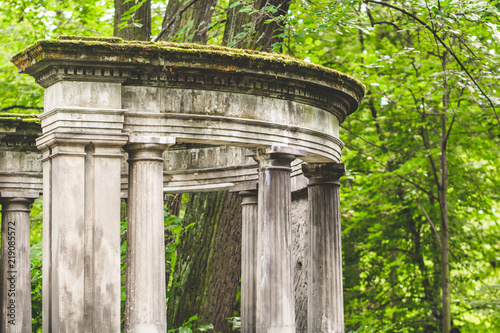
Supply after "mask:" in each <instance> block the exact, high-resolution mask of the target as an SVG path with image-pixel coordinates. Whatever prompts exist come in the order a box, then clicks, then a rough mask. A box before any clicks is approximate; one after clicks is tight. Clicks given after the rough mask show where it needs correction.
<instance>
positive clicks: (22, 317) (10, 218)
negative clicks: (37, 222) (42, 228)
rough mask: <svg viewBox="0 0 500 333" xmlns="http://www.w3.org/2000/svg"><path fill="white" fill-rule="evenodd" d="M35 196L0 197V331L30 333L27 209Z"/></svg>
mask: <svg viewBox="0 0 500 333" xmlns="http://www.w3.org/2000/svg"><path fill="white" fill-rule="evenodd" d="M35 197H38V196H37V195H33V194H32V195H22V196H21V195H20V196H19V197H10V198H4V197H2V198H0V204H2V248H1V252H2V259H1V264H0V267H1V268H0V269H1V274H0V286H1V288H0V289H1V295H0V297H1V298H0V307H1V311H0V313H1V318H0V332H4V333H30V332H31V267H30V218H29V214H30V209H29V206H30V204H31V203H32V202H33V200H34V199H35Z"/></svg>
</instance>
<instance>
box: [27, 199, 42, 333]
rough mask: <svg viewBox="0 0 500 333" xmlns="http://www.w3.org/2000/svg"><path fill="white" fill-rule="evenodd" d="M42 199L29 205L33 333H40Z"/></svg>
mask: <svg viewBox="0 0 500 333" xmlns="http://www.w3.org/2000/svg"><path fill="white" fill-rule="evenodd" d="M42 210H43V204H42V199H41V198H40V199H37V200H35V202H34V203H33V204H32V205H31V212H30V229H31V235H30V243H31V249H30V258H31V313H32V329H33V332H35V333H37V332H42Z"/></svg>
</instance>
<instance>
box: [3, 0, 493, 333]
mask: <svg viewBox="0 0 500 333" xmlns="http://www.w3.org/2000/svg"><path fill="white" fill-rule="evenodd" d="M115 7H116V13H117V15H115ZM60 35H79V36H113V35H118V36H121V37H123V38H124V39H139V40H158V39H159V40H169V41H179V42H195V43H208V44H218V45H227V46H229V47H242V48H252V49H257V50H262V51H268V52H281V53H285V54H288V55H291V56H294V57H297V58H299V59H302V60H305V61H310V62H313V63H316V64H320V65H323V66H327V67H331V68H334V69H337V70H339V71H342V72H344V73H348V74H350V75H353V76H354V77H356V78H357V79H359V80H360V81H362V82H363V83H364V84H365V85H366V87H367V96H366V98H365V99H364V101H363V103H362V104H361V106H360V108H359V110H358V111H357V112H355V113H354V114H353V115H351V116H350V117H349V118H348V119H347V120H346V121H345V122H344V123H343V124H342V129H341V139H342V140H343V141H344V142H345V144H346V147H345V149H344V151H343V157H342V160H343V162H344V163H345V164H346V167H347V175H346V177H344V179H343V180H342V185H343V187H342V189H341V198H342V223H343V226H342V230H343V233H342V238H343V239H342V240H343V250H344V292H345V301H344V302H345V319H346V328H347V330H348V331H349V330H356V332H382V331H387V332H500V300H499V296H500V274H499V273H498V267H497V266H498V264H499V263H500V241H499V236H498V235H499V233H500V200H499V196H500V191H499V189H500V173H499V172H498V167H499V165H500V163H499V162H500V158H499V156H500V148H499V147H500V119H499V115H498V113H499V111H498V108H499V106H500V98H499V96H500V86H499V84H498V82H500V72H499V60H500V57H499V54H500V48H499V43H500V2H499V1H494V0H490V1H480V0H444V1H441V0H429V1H426V0H408V1H385V0H384V1H374V0H364V1H361V0H253V1H252V0H219V1H217V0H189V1H184V2H177V1H176V0H170V2H168V3H165V2H164V1H154V0H144V1H143V0H131V1H123V0H116V1H115V2H113V1H108V0H81V1H73V0H69V1H61V0H31V1H25V0H9V1H0V44H1V45H2V48H1V49H0V91H1V92H2V96H1V98H0V112H1V113H2V114H7V113H17V114H20V113H34V114H39V113H41V111H42V106H43V90H42V89H41V88H40V87H39V86H37V85H36V83H35V82H34V80H33V79H32V78H30V77H28V76H25V75H20V74H18V73H17V72H16V69H15V67H14V66H13V65H12V64H11V63H10V62H9V59H10V57H11V56H12V55H13V54H15V53H17V52H18V51H20V50H22V49H24V48H25V47H27V46H28V45H29V44H31V43H33V42H34V41H36V40H37V39H43V38H56V37H57V36H60ZM202 207H209V208H210V209H208V212H205V213H201V211H202V209H201V208H202ZM237 207H238V199H237V198H235V197H234V196H232V195H229V194H227V193H222V192H219V193H209V194H201V193H200V194H193V195H189V199H188V196H186V195H184V196H183V200H182V201H181V196H178V197H173V198H172V200H171V202H169V203H168V204H167V205H166V212H165V216H166V218H165V229H166V250H167V251H166V254H167V277H166V278H167V279H168V281H169V292H168V297H169V298H168V300H167V303H168V313H169V316H168V320H169V327H179V326H181V325H183V323H184V325H183V326H182V327H181V328H180V331H181V332H187V331H189V330H191V329H194V327H199V325H200V324H208V323H212V324H213V326H215V329H216V330H217V331H224V332H225V331H230V330H231V325H228V324H227V318H228V317H232V318H233V319H231V321H232V322H237V317H238V315H239V312H238V311H239V310H238V298H239V294H238V282H239V262H238V260H239V259H237V260H233V261H231V260H230V264H225V265H222V266H221V265H220V264H217V261H218V260H219V261H220V260H221V259H220V258H223V257H225V256H226V255H227V254H228V253H232V252H234V251H236V250H235V249H237V248H238V246H239V239H238V237H241V236H240V230H239V229H238V228H239V227H240V225H239V224H238V220H237V218H236V217H235V216H237V215H238V208H237ZM224 208H225V209H224ZM228 208H230V209H228ZM41 210H42V201H41V200H37V202H35V204H34V205H33V210H32V228H31V230H32V231H31V242H32V252H31V257H32V298H33V327H34V331H35V332H36V331H38V330H40V328H41V278H42V276H41V269H40V267H41V237H42V224H41V223H42V221H41ZM224 211H226V212H225V213H224ZM123 215H124V221H125V220H126V216H125V215H126V214H125V213H124V214H123ZM239 223H241V221H240V222H239ZM122 230H123V239H122V241H123V246H122V248H123V256H125V248H126V223H125V222H124V223H122ZM223 234H224V235H229V236H226V238H224V237H222V236H221V235H223ZM207 239H208V240H207ZM215 239H216V241H214V240H215ZM194 243H202V244H208V245H206V246H208V247H209V248H210V249H212V248H213V249H214V251H211V252H213V253H215V255H214V257H213V258H209V259H208V260H205V261H201V260H199V258H198V259H196V258H194V259H193V258H191V259H190V260H191V262H188V261H189V260H188V259H187V258H190V257H192V255H193V252H189V251H195V250H196V251H198V250H199V249H191V250H190V249H189V248H190V246H189V244H194ZM198 252H199V251H198ZM202 252H203V251H202ZM217 253H219V254H218V256H217ZM236 253H238V252H237V251H236ZM215 270H217V271H218V275H217V274H215V273H213V272H214V271H215ZM207 271H212V273H213V274H208V275H209V276H208V277H207V276H205V275H207V274H205V275H203V274H202V273H200V272H207ZM214 274H215V275H214ZM193 281H198V282H196V283H195V282H193ZM199 281H202V282H199ZM217 281H218V282H217ZM221 281H222V282H221ZM216 282H217V283H218V285H217V286H215V284H216ZM194 284H196V285H197V286H196V287H193V286H194ZM221 285H223V288H226V289H221V288H222V287H221ZM189 291H191V292H189ZM207 291H208V292H207ZM197 293H198V295H197ZM221 293H223V294H224V297H219V298H220V299H221V300H217V297H215V296H217V295H219V296H220V295H221ZM201 294H207V295H209V296H207V297H210V295H212V296H213V297H212V299H207V300H204V301H203V302H201V303H203V304H201V305H200V304H196V303H200V302H196V301H195V300H196V299H197V297H198V296H199V295H201ZM198 299H199V298H198ZM179 300H182V301H183V304H184V305H183V306H184V308H182V309H181V305H179ZM214 309H217V310H214ZM195 315H196V316H195ZM190 318H191V321H190ZM198 318H199V320H197V319H198ZM186 322H187V323H186ZM209 327H211V326H210V325H207V326H202V327H201V329H209Z"/></svg>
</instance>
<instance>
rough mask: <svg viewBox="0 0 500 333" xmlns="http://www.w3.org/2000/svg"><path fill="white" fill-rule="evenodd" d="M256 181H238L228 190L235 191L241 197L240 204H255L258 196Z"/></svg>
mask: <svg viewBox="0 0 500 333" xmlns="http://www.w3.org/2000/svg"><path fill="white" fill-rule="evenodd" d="M258 185H259V184H258V183H257V182H244V183H239V184H237V185H235V186H233V187H232V188H230V189H229V192H236V193H238V195H239V196H240V197H242V199H243V201H242V203H241V204H242V205H243V206H244V205H256V204H257V197H258V187H259V186H258Z"/></svg>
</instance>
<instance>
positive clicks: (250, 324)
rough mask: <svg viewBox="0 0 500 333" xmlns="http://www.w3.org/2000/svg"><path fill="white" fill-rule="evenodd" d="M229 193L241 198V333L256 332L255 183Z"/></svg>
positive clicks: (245, 184) (241, 186)
mask: <svg viewBox="0 0 500 333" xmlns="http://www.w3.org/2000/svg"><path fill="white" fill-rule="evenodd" d="M231 192H238V194H239V195H240V196H241V197H242V198H243V201H242V203H241V205H242V210H241V214H242V221H241V224H242V228H241V229H242V230H241V311H240V313H241V333H255V331H256V322H255V316H256V308H257V297H256V296H257V295H256V279H255V277H256V269H257V256H256V255H257V214H258V209H257V207H258V206H257V201H258V193H257V183H256V182H252V183H244V184H241V185H236V186H235V187H233V189H231Z"/></svg>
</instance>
